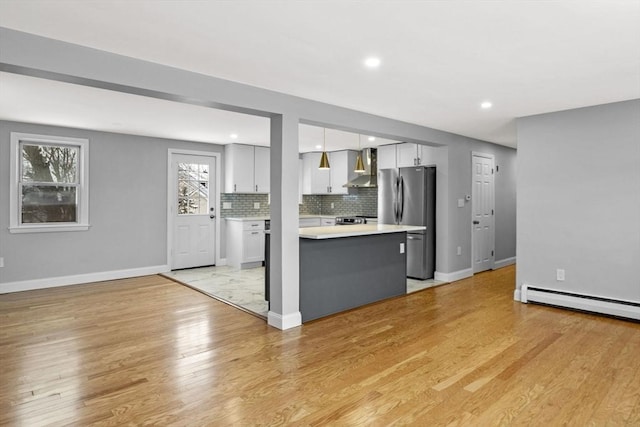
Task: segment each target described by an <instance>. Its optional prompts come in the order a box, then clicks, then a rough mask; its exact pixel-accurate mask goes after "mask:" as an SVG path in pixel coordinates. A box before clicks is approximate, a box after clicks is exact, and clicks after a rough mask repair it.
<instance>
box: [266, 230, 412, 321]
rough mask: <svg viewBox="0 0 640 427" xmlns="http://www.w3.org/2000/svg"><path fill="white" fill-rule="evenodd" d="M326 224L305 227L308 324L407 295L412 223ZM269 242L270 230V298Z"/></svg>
mask: <svg viewBox="0 0 640 427" xmlns="http://www.w3.org/2000/svg"><path fill="white" fill-rule="evenodd" d="M322 228H323V229H322V230H320V228H310V229H300V313H301V315H302V321H303V322H308V321H310V320H314V319H318V318H321V317H325V316H329V315H331V314H334V313H339V312H341V311H345V310H349V309H352V308H356V307H360V306H362V305H365V304H370V303H372V302H376V301H380V300H383V299H386V298H391V297H395V296H399V295H405V294H406V293H407V260H406V253H405V250H404V248H405V247H406V239H407V233H406V230H405V228H409V227H404V228H403V226H387V225H380V226H377V227H376V226H373V227H371V226H369V227H368V228H365V226H337V227H322ZM329 228H331V229H333V230H335V232H332V231H330V230H329ZM303 230H304V231H303ZM349 231H352V232H351V233H350V232H349ZM314 232H315V233H317V234H314ZM269 246H270V236H269V234H267V240H266V248H265V249H266V254H265V255H266V256H265V259H266V269H265V272H266V276H267V277H266V280H265V287H266V289H265V294H266V299H267V300H268V299H269V270H270V268H269V267H270V266H269V261H270V260H269V249H270V248H269Z"/></svg>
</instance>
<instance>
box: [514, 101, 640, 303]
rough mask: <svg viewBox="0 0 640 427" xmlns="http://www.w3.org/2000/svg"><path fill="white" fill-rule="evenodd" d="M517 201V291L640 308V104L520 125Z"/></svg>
mask: <svg viewBox="0 0 640 427" xmlns="http://www.w3.org/2000/svg"><path fill="white" fill-rule="evenodd" d="M517 199H518V201H517V206H518V247H517V252H518V265H517V284H516V286H517V288H519V287H520V286H521V285H522V284H524V283H526V284H528V285H531V286H534V285H538V286H542V287H549V288H553V289H559V290H564V291H567V292H577V293H585V294H591V295H596V296H604V297H608V298H614V299H621V300H632V301H636V302H640V100H633V101H627V102H619V103H614V104H607V105H600V106H595V107H589V108H581V109H576V110H569V111H562V112H558V113H552V114H543V115H538V116H532V117H526V118H522V119H519V120H518V197H517ZM557 268H562V269H565V273H566V280H565V281H563V282H559V281H556V269H557Z"/></svg>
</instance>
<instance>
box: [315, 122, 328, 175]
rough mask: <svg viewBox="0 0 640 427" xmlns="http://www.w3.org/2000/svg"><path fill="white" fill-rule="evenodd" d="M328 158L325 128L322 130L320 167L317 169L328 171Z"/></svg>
mask: <svg viewBox="0 0 640 427" xmlns="http://www.w3.org/2000/svg"><path fill="white" fill-rule="evenodd" d="M330 168H331V166H330V165H329V156H327V128H324V134H323V146H322V156H320V165H319V166H318V169H330Z"/></svg>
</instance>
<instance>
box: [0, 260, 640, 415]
mask: <svg viewBox="0 0 640 427" xmlns="http://www.w3.org/2000/svg"><path fill="white" fill-rule="evenodd" d="M514 280H515V279H514V268H513V267H507V268H503V269H500V270H497V271H494V272H488V273H482V274H478V275H476V276H475V277H473V278H470V279H466V280H462V281H459V282H456V283H453V284H450V285H444V286H440V287H436V288H430V289H426V290H424V291H420V292H416V293H413V294H409V295H407V296H405V297H400V298H396V299H393V300H389V301H385V302H383V303H378V304H374V305H371V306H368V307H364V308H362V309H358V310H353V311H350V312H347V313H343V314H339V315H335V316H333V317H330V318H327V319H323V320H319V321H315V322H311V323H308V324H305V325H303V326H302V327H300V328H296V329H293V330H289V331H285V332H282V331H279V330H276V329H273V328H271V327H269V326H267V325H266V324H265V323H264V321H262V320H260V319H258V318H256V317H254V316H251V315H249V314H246V313H244V312H241V311H238V310H236V309H234V308H232V307H230V306H227V305H225V304H223V303H221V302H219V301H216V300H213V299H211V298H208V297H207V296H205V295H202V294H201V293H199V292H197V291H194V290H192V289H189V288H187V287H184V286H181V285H179V284H177V283H175V282H172V281H170V280H168V279H166V278H163V277H160V276H149V277H144V278H138V279H126V280H118V281H112V282H103V283H96V284H88V285H80V286H72V287H66V288H56V289H48V290H40V291H29V292H22V293H15V294H7V295H0V321H1V325H0V425H25V426H34V425H48V424H52V425H66V424H74V425H123V424H136V425H137V424H153V425H167V424H176V425H189V426H192V425H274V424H275V425H277V424H294V425H311V426H316V425H384V426H386V425H391V424H400V425H403V424H414V425H421V426H423V425H428V426H436V425H472V426H484V425H540V426H549V425H565V424H566V425H576V426H585V425H594V426H604V425H634V426H638V425H640V324H638V323H633V322H627V321H622V320H616V319H610V318H605V317H597V316H594V315H588V314H583V313H575V312H570V311H565V310H560V309H554V308H549V307H542V306H534V305H525V304H520V303H517V302H514V301H513V299H512V298H513V288H514Z"/></svg>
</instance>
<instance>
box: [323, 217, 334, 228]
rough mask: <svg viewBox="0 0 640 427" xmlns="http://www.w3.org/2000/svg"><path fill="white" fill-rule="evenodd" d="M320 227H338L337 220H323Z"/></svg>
mask: <svg viewBox="0 0 640 427" xmlns="http://www.w3.org/2000/svg"><path fill="white" fill-rule="evenodd" d="M320 225H321V226H322V227H330V226H332V225H336V219H335V218H322V219H321V220H320Z"/></svg>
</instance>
